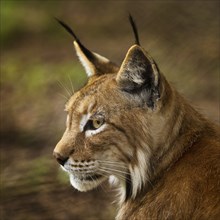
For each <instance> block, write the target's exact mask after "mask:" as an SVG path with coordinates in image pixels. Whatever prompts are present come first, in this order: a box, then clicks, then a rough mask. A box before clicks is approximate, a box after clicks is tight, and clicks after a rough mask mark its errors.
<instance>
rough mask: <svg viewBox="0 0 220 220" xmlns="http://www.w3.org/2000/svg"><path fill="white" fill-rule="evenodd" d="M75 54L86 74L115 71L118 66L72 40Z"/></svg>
mask: <svg viewBox="0 0 220 220" xmlns="http://www.w3.org/2000/svg"><path fill="white" fill-rule="evenodd" d="M73 43H74V47H75V49H76V54H77V56H78V57H79V60H80V61H81V63H82V65H83V67H84V68H85V70H86V73H87V75H88V76H89V77H90V76H93V75H102V74H104V73H116V72H117V71H118V70H119V67H118V66H117V65H116V64H114V63H113V62H111V61H110V60H108V59H107V58H105V57H103V56H101V55H99V54H97V53H94V52H91V51H89V50H88V49H87V48H85V47H84V46H83V45H82V44H81V43H80V42H78V41H74V42H73Z"/></svg>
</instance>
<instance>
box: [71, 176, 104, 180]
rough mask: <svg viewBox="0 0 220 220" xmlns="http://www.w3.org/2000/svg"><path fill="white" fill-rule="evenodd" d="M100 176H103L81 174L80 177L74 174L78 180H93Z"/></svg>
mask: <svg viewBox="0 0 220 220" xmlns="http://www.w3.org/2000/svg"><path fill="white" fill-rule="evenodd" d="M102 177H103V176H102V175H100V174H93V175H87V176H81V177H77V176H75V178H76V179H79V180H80V181H95V180H98V179H100V178H102Z"/></svg>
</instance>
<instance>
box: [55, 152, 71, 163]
mask: <svg viewBox="0 0 220 220" xmlns="http://www.w3.org/2000/svg"><path fill="white" fill-rule="evenodd" d="M53 156H54V157H55V158H56V159H57V162H58V163H59V164H60V165H62V166H63V165H64V164H65V162H66V161H67V160H68V157H63V156H62V155H60V154H59V153H57V152H53Z"/></svg>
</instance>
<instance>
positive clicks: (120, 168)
mask: <svg viewBox="0 0 220 220" xmlns="http://www.w3.org/2000/svg"><path fill="white" fill-rule="evenodd" d="M130 20H131V23H132V27H133V28H134V30H135V35H136V44H134V45H133V46H131V48H130V49H129V50H128V52H127V54H126V56H125V58H124V61H123V62H122V64H121V65H120V66H117V65H116V64H114V63H113V62H111V61H109V60H108V59H107V58H105V57H103V56H100V55H99V54H97V53H94V52H91V51H90V50H88V49H87V48H86V47H85V46H84V45H83V44H82V43H81V42H80V41H79V39H78V38H77V37H76V35H75V34H74V33H73V31H72V30H71V29H70V28H69V27H68V26H67V25H65V24H64V23H63V22H61V21H59V22H60V23H61V24H62V25H63V26H64V27H65V28H66V29H67V30H68V31H69V32H70V33H71V34H72V35H73V37H74V38H75V40H74V47H75V50H76V53H77V55H78V57H79V59H80V61H81V63H82V65H83V66H84V68H85V70H86V73H87V75H88V82H87V84H86V85H85V86H84V87H83V88H82V89H80V90H79V91H78V92H76V93H75V94H74V95H73V96H72V97H71V98H70V99H69V101H68V102H67V104H66V107H65V109H66V112H67V120H66V130H65V132H64V134H63V137H62V138H61V140H60V141H59V143H58V144H57V146H56V147H55V149H54V156H55V157H56V159H57V161H58V162H59V163H60V164H61V167H62V168H63V169H64V170H65V171H66V172H68V173H69V176H70V182H71V184H72V185H73V187H75V188H76V189H78V190H79V191H87V190H91V189H93V188H95V187H97V186H98V185H99V184H101V183H102V182H103V181H105V180H106V179H108V178H110V179H111V180H114V181H115V182H118V183H119V184H120V186H121V187H120V188H121V193H122V197H121V198H122V201H124V200H126V199H127V198H134V197H135V196H136V195H137V193H138V192H139V191H140V190H141V189H142V187H144V185H146V184H147V183H148V178H149V175H150V173H151V169H152V167H151V165H150V158H151V156H152V153H151V150H152V149H151V148H152V147H153V142H154V140H153V138H152V135H151V126H152V123H153V118H154V117H155V115H157V114H158V111H159V110H158V109H160V103H161V95H162V93H163V91H162V90H163V89H162V88H163V87H162V86H161V81H162V80H161V74H160V73H159V69H158V67H157V65H156V63H155V62H154V60H153V59H152V58H151V57H150V56H149V54H148V53H147V52H146V51H145V50H144V49H143V48H142V47H141V46H140V45H139V40H138V36H137V31H136V27H135V25H134V23H133V20H132V19H131V18H130Z"/></svg>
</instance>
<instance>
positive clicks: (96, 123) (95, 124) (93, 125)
mask: <svg viewBox="0 0 220 220" xmlns="http://www.w3.org/2000/svg"><path fill="white" fill-rule="evenodd" d="M103 123H104V120H102V119H90V120H89V121H88V122H87V124H86V125H85V127H84V131H86V130H96V129H98V128H100V127H101V126H102V125H103Z"/></svg>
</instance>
